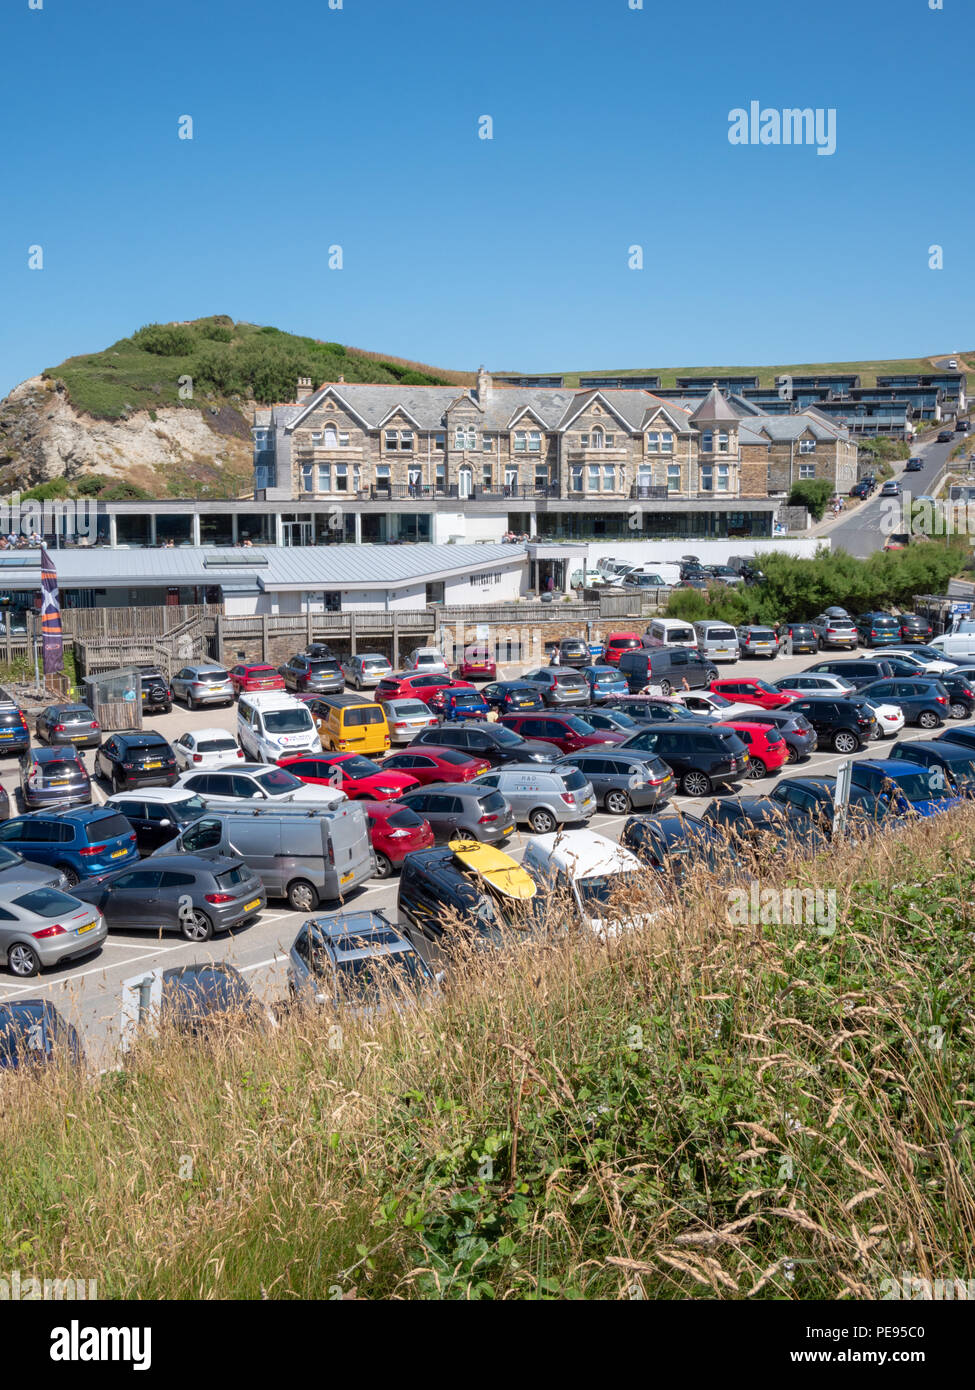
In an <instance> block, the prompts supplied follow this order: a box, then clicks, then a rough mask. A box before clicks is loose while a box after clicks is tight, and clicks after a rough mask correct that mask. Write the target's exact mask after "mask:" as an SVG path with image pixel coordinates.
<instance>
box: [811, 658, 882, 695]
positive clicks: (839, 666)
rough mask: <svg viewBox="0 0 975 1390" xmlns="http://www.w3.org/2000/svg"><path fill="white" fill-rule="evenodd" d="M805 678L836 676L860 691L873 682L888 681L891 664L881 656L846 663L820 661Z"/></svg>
mask: <svg viewBox="0 0 975 1390" xmlns="http://www.w3.org/2000/svg"><path fill="white" fill-rule="evenodd" d="M804 674H805V675H807V676H838V677H839V679H840V680H842V681H846V682H847V683H848V684H849V685H852V686H853V687H854V689H856V690H861V689H862V688H863V687H864V686H865V685H872V684H873V682H874V681H877V680H885V679H889V678H890V677H892V676H893V674H894V665H893V662H891V661H889V660H888V659H887V654H886V652H885V653H884V655H883V656H873V657H870V656H865V657H851V658H850V659H849V660H846V661H820V662H818V663H817V664H816V665H815V666H810V667H809V670H808V671H806V672H805V673H804Z"/></svg>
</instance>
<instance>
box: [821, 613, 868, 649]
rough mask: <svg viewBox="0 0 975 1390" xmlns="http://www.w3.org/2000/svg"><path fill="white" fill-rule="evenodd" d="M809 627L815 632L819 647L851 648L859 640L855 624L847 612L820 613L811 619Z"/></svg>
mask: <svg viewBox="0 0 975 1390" xmlns="http://www.w3.org/2000/svg"><path fill="white" fill-rule="evenodd" d="M810 625H811V627H812V630H813V632H815V634H816V640H817V641H818V643H819V646H820V648H824V647H846V648H849V649H850V650H852V649H853V648H854V647H856V645H857V643H858V642H859V640H860V639H859V637H858V635H857V630H856V624H855V623H854V621H853V619H852V618H851V617H850V615H849V614H848V613H845V612H844V613H840V612H835V611H833V612H831V611H830V610H829V609H827V610H826V612H825V613H820V614H819V615H818V616H817V617H815V618H813V619H812V622H811V624H810Z"/></svg>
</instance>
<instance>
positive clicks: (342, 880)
mask: <svg viewBox="0 0 975 1390" xmlns="http://www.w3.org/2000/svg"><path fill="white" fill-rule="evenodd" d="M350 878H352V870H351V869H350V870H349V872H348V873H347V874H343V875H342V877H341V878H340V879H339V883H348V881H349V879H350Z"/></svg>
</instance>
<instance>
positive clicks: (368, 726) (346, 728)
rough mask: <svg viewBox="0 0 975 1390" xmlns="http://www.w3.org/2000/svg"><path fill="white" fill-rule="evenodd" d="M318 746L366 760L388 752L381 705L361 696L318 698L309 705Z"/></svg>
mask: <svg viewBox="0 0 975 1390" xmlns="http://www.w3.org/2000/svg"><path fill="white" fill-rule="evenodd" d="M309 708H310V709H311V715H312V718H313V719H314V721H315V725H316V727H317V729H318V736H319V738H320V739H321V741H322V747H323V748H324V749H326V750H328V749H331V750H333V751H334V752H336V753H363V754H365V755H366V756H367V757H369V756H370V755H372V754H375V753H380V754H381V753H386V752H388V751H389V725H388V724H387V723H386V715H385V714H384V713H383V708H382V706H381V705H377V704H376V702H375V701H374V700H367V699H366V697H365V696H364V695H353V694H351V693H347V694H344V695H318V696H316V697H315V699H314V700H312V701H311V702H310V705H309Z"/></svg>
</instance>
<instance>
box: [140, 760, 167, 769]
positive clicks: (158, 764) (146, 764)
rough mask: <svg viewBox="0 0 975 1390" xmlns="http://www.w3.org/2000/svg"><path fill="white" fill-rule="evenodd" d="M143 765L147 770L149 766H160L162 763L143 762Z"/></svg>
mask: <svg viewBox="0 0 975 1390" xmlns="http://www.w3.org/2000/svg"><path fill="white" fill-rule="evenodd" d="M143 766H144V767H145V768H146V769H147V770H148V769H149V768H150V767H162V763H161V762H159V763H144V764H143Z"/></svg>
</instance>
